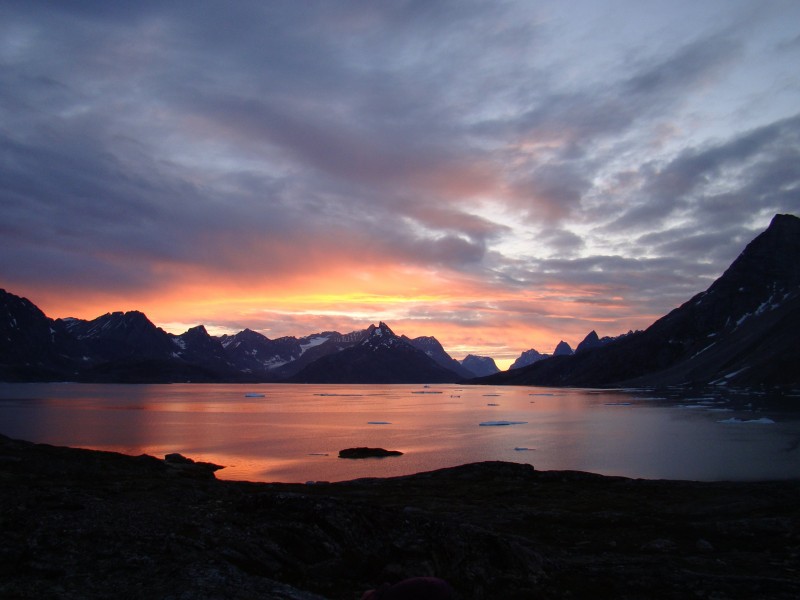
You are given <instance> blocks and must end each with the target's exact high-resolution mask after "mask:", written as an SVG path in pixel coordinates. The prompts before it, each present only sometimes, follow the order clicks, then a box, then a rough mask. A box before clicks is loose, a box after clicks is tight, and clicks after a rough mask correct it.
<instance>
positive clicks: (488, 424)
mask: <svg viewBox="0 0 800 600" xmlns="http://www.w3.org/2000/svg"><path fill="white" fill-rule="evenodd" d="M527 423H528V422H527V421H484V422H483V423H480V424H479V425H480V426H481V427H505V426H507V425H526V424H527Z"/></svg>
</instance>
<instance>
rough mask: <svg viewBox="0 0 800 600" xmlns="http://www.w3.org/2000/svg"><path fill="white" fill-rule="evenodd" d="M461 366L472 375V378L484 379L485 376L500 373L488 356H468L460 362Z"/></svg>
mask: <svg viewBox="0 0 800 600" xmlns="http://www.w3.org/2000/svg"><path fill="white" fill-rule="evenodd" d="M461 366H462V367H464V368H465V369H467V370H468V371H469V372H470V373H472V376H473V377H484V376H486V375H492V374H494V373H499V372H500V369H498V368H497V365H496V364H495V362H494V359H493V358H491V357H489V356H476V355H474V354H468V355H467V356H465V357H464V359H463V360H462V361H461Z"/></svg>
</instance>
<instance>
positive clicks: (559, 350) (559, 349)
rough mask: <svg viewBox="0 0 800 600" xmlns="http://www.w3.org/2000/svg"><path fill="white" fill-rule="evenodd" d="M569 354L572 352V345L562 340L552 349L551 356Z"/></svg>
mask: <svg viewBox="0 0 800 600" xmlns="http://www.w3.org/2000/svg"><path fill="white" fill-rule="evenodd" d="M570 354H573V352H572V347H571V346H570V345H569V344H568V343H567V342H565V341H564V340H561V341H560V342H558V344H557V345H556V348H555V350H553V356H569V355H570Z"/></svg>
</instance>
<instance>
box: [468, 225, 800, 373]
mask: <svg viewBox="0 0 800 600" xmlns="http://www.w3.org/2000/svg"><path fill="white" fill-rule="evenodd" d="M798 257H800V219H798V218H797V217H795V216H793V215H776V216H775V217H774V218H773V220H772V222H771V223H770V225H769V227H768V228H767V229H766V230H765V231H764V232H762V233H761V234H760V235H758V236H757V237H756V238H755V239H754V240H753V241H751V242H750V243H749V244H748V245H747V247H746V248H745V249H744V250H743V251H742V253H741V254H740V255H739V257H738V258H737V259H736V260H735V261H734V262H733V263H732V264H731V265H730V267H728V269H727V270H726V271H725V272H724V273H723V274H722V276H720V278H719V279H717V280H716V281H715V282H714V283H713V284H712V285H711V286H710V287H709V288H708V289H707V290H706V291H704V292H701V293H699V294H697V295H696V296H694V297H693V298H691V299H690V300H689V301H688V302H686V303H684V304H683V305H681V306H680V307H678V308H676V309H675V310H673V311H672V312H670V313H669V314H667V315H666V316H664V317H662V318H661V319H659V320H658V321H656V322H655V323H653V324H652V325H651V326H650V327H648V328H647V329H645V330H644V331H639V332H635V333H630V334H628V335H625V336H621V337H620V338H619V339H616V340H614V341H612V342H609V343H608V344H606V345H603V346H601V347H596V348H589V349H586V350H584V351H582V352H579V353H577V354H575V355H573V356H560V357H553V358H550V359H548V360H543V361H540V362H538V363H535V364H533V365H530V366H528V367H524V368H522V369H516V370H514V371H512V372H506V373H501V374H498V375H496V376H494V377H488V378H484V379H482V380H481V382H482V383H495V384H514V385H562V386H578V387H592V386H610V385H649V386H666V385H682V384H688V385H693V384H694V385H702V384H715V385H735V386H755V385H797V384H798V383H799V382H800V370H798V367H797V365H799V364H800V344H798V343H797V340H798V339H800V261H798Z"/></svg>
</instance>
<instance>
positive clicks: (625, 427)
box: [0, 384, 800, 481]
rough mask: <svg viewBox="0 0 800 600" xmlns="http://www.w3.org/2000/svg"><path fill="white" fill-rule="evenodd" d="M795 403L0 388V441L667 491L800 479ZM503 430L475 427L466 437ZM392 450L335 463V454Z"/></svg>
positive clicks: (573, 395) (258, 469) (302, 389)
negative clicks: (450, 470) (678, 486)
mask: <svg viewBox="0 0 800 600" xmlns="http://www.w3.org/2000/svg"><path fill="white" fill-rule="evenodd" d="M798 407H800V398H799V397H797V396H795V395H791V394H789V395H785V396H780V397H774V396H768V395H765V394H752V393H749V394H737V393H731V392H723V391H720V390H712V391H705V392H703V393H696V394H692V395H688V396H687V395H686V393H685V392H684V391H683V390H667V392H659V393H658V394H652V393H649V392H648V391H647V390H571V389H568V390H564V389H546V388H528V387H519V388H516V387H515V388H508V387H502V388H491V387H459V386H431V387H427V388H423V387H422V386H408V385H406V386H403V385H392V386H346V385H340V386H330V385H327V386H319V385H285V384H282V385H258V386H252V385H251V386H242V385H216V384H185V385H184V384H180V385H82V384H0V433H3V434H5V435H9V436H11V437H17V438H22V439H28V440H31V441H37V442H46V443H51V444H59V445H70V446H81V447H89V448H98V449H104V450H114V451H120V452H125V453H128V454H142V453H147V454H152V455H155V456H163V455H164V454H167V453H170V452H180V453H182V454H184V455H187V456H191V457H192V458H194V459H196V460H203V461H210V462H214V463H217V464H222V465H226V468H225V469H223V470H222V471H218V472H217V476H218V477H220V478H227V479H250V480H259V481H307V480H329V481H332V480H343V479H352V478H355V477H375V476H378V477H383V476H391V475H401V474H407V473H413V472H418V471H423V470H430V469H436V468H441V467H446V466H453V465H458V464H463V463H467V462H475V461H483V460H506V461H514V462H529V463H531V464H534V465H535V466H536V467H537V468H539V469H576V470H585V471H593V472H597V473H604V474H611V475H624V476H630V477H646V478H670V479H700V480H716V479H735V480H747V479H778V478H787V477H800V411H799V410H798ZM485 423H493V424H498V423H500V424H505V425H499V426H483V427H482V426H481V424H485ZM352 446H379V447H384V448H387V449H392V450H401V451H403V452H404V455H403V456H400V457H392V458H388V459H369V460H344V459H339V458H338V452H339V450H341V449H343V448H347V447H352Z"/></svg>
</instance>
